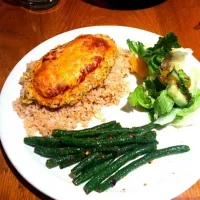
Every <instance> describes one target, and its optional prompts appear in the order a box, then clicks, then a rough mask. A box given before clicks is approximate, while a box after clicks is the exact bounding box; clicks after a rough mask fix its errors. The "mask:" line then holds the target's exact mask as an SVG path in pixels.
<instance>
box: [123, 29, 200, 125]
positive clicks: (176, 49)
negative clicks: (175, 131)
mask: <svg viewBox="0 0 200 200" xmlns="http://www.w3.org/2000/svg"><path fill="white" fill-rule="evenodd" d="M127 44H128V47H129V49H130V51H131V52H133V53H134V54H135V55H136V56H138V57H139V58H140V59H142V60H143V61H144V62H145V63H146V64H147V67H148V70H149V75H148V77H146V79H145V80H144V81H143V83H142V84H140V85H138V86H137V87H136V88H135V90H134V91H133V92H131V93H130V94H129V97H128V102H129V104H130V105H132V106H133V107H141V108H143V109H145V110H146V111H148V113H149V116H150V118H151V120H152V121H155V123H158V124H161V125H164V124H167V123H170V122H174V121H176V120H181V119H183V118H184V117H185V116H186V115H188V114H191V113H192V112H194V111H195V110H196V109H197V108H198V107H200V89H198V88H197V86H196V84H197V80H198V78H199V77H197V76H199V75H198V73H197V74H195V73H194V69H192V67H191V66H190V64H188V63H187V62H186V57H187V56H188V55H189V54H190V53H191V52H190V51H189V50H188V49H184V48H182V47H181V46H180V44H179V43H178V39H177V36H176V35H174V33H172V32H169V33H168V34H166V35H165V36H164V37H160V38H159V40H158V42H157V43H156V44H155V45H154V46H153V47H148V48H146V47H145V45H144V44H143V43H141V42H139V41H131V40H130V39H128V40H127Z"/></svg>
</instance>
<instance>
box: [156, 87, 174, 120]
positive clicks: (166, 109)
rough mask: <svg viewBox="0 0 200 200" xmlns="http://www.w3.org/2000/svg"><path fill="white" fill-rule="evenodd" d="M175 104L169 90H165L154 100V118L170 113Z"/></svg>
mask: <svg viewBox="0 0 200 200" xmlns="http://www.w3.org/2000/svg"><path fill="white" fill-rule="evenodd" d="M173 106H174V101H173V100H172V99H171V98H170V97H169V96H168V94H167V91H166V90H163V91H162V92H161V93H160V96H159V97H158V98H157V99H156V100H155V102H154V113H155V114H154V119H157V118H158V117H159V116H162V115H165V114H168V113H170V112H171V110H172V108H173Z"/></svg>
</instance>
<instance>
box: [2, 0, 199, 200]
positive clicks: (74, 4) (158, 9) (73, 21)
mask: <svg viewBox="0 0 200 200" xmlns="http://www.w3.org/2000/svg"><path fill="white" fill-rule="evenodd" d="M96 2H100V1H96ZM93 25H122V26H131V27H135V28H140V29H145V30H147V31H151V32H154V33H157V34H161V35H164V34H165V33H167V32H169V31H173V32H174V33H175V34H176V35H177V36H178V38H179V41H180V43H181V45H182V46H184V47H190V48H192V49H193V50H194V56H195V57H196V58H197V59H198V60H200V48H199V47H200V1H197V0H167V1H163V3H161V4H158V5H155V6H152V7H149V8H142V9H130V10H125V9H124V10H116V9H108V8H102V7H98V6H96V5H93V4H90V3H88V2H85V1H81V0H61V1H60V3H59V4H58V5H57V6H56V7H54V8H52V9H50V10H47V11H37V12H35V11H29V10H27V9H25V8H22V7H20V6H13V5H9V4H7V3H5V2H3V1H1V0H0V91H1V89H2V87H3V84H4V82H5V80H6V78H7V76H8V75H9V73H10V71H11V70H12V69H13V67H14V66H15V64H16V63H17V62H18V61H19V60H20V59H21V58H22V57H23V56H24V55H25V54H26V53H27V52H29V51H30V50H31V49H32V48H34V47H35V46H37V45H38V44H40V43H41V42H43V41H44V40H46V39H48V38H51V37H52V36H55V35H57V34H59V33H62V32H65V31H68V30H71V29H76V28H80V27H85V26H93ZM0 149H1V151H0V163H1V164H0V194H1V195H0V196H1V197H0V199H4V200H5V199H6V200H7V199H12V200H13V199H29V200H35V199H50V198H48V197H47V196H45V195H44V194H42V193H40V192H39V191H38V190H36V189H35V188H34V187H32V186H31V185H30V184H29V183H27V182H26V180H24V179H23V178H22V177H21V176H20V175H19V174H18V172H17V171H16V170H15V169H14V167H13V166H12V164H11V163H10V162H9V160H8V158H7V156H6V155H5V152H4V150H3V148H2V146H1V145H0ZM175 199H176V200H182V199H187V200H194V199H200V181H198V182H197V183H196V184H195V185H194V186H192V187H191V188H190V189H188V190H187V191H185V192H184V193H183V194H181V195H180V196H178V197H176V198H175Z"/></svg>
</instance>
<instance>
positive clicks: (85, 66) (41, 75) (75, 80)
mask: <svg viewBox="0 0 200 200" xmlns="http://www.w3.org/2000/svg"><path fill="white" fill-rule="evenodd" d="M117 55H118V50H117V46H116V44H115V42H114V41H113V40H112V39H111V38H110V37H108V36H106V35H102V34H96V35H91V34H87V35H80V36H78V37H76V38H75V39H74V40H72V41H70V42H68V43H66V44H63V45H60V46H57V47H56V48H55V49H52V50H51V51H49V52H48V53H47V54H46V55H44V56H43V57H42V58H41V59H40V60H38V61H36V62H34V63H33V66H32V67H31V68H30V69H27V71H26V72H25V73H24V75H23V76H22V77H21V81H20V83H21V84H22V86H23V89H22V92H21V100H22V102H23V103H25V104H31V103H33V102H37V103H38V104H40V105H43V106H46V107H49V108H59V107H61V106H64V105H74V104H76V103H77V102H78V101H80V100H81V99H82V98H83V97H84V96H85V95H86V94H87V93H88V92H89V91H91V90H92V89H94V88H96V87H98V86H100V85H102V84H103V81H104V80H105V79H106V78H107V76H108V74H109V73H110V71H111V68H112V66H113V65H114V63H115V60H116V57H117Z"/></svg>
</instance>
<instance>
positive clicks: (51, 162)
mask: <svg viewBox="0 0 200 200" xmlns="http://www.w3.org/2000/svg"><path fill="white" fill-rule="evenodd" d="M77 157H84V156H83V155H68V156H62V157H57V158H50V159H48V160H47V161H46V167H47V168H49V169H51V168H53V167H57V166H58V165H60V163H62V162H64V161H70V160H74V159H75V158H77Z"/></svg>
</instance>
